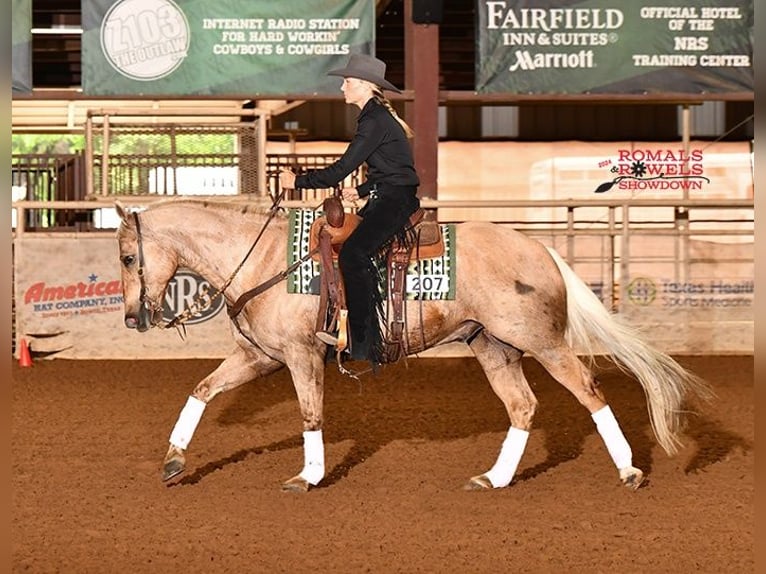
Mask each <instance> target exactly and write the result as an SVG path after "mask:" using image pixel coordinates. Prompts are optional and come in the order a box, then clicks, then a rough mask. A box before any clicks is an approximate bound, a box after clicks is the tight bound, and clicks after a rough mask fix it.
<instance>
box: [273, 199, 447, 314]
mask: <svg viewBox="0 0 766 574" xmlns="http://www.w3.org/2000/svg"><path fill="white" fill-rule="evenodd" d="M320 216H322V210H321V209H317V210H315V209H291V210H290V211H289V214H288V232H287V265H288V266H289V265H292V264H294V263H295V262H296V261H298V260H299V259H301V258H302V257H304V256H305V255H307V254H308V252H309V232H310V231H311V224H312V223H313V222H314V220H315V219H316V218H317V217H320ZM439 229H440V230H441V233H442V237H443V238H444V255H443V256H442V257H437V258H433V259H421V260H419V261H413V262H412V263H410V266H409V268H408V269H407V299H409V300H413V301H414V300H424V301H438V300H441V301H445V300H452V299H454V298H455V225H454V224H451V223H447V224H440V225H439ZM381 291H382V292H385V285H381ZM287 292H288V293H301V294H304V295H305V294H313V295H318V294H319V263H318V262H316V261H312V260H311V259H308V260H306V261H304V262H303V263H302V264H301V265H300V267H298V268H297V269H296V270H295V271H294V272H292V273H290V274H289V275H288V276H287Z"/></svg>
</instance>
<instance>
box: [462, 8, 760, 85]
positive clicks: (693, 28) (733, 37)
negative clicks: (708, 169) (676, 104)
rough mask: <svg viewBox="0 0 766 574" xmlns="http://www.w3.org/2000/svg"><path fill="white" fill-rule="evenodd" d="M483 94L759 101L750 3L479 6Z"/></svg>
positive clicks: (479, 74) (479, 63) (478, 68)
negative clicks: (751, 96)
mask: <svg viewBox="0 0 766 574" xmlns="http://www.w3.org/2000/svg"><path fill="white" fill-rule="evenodd" d="M477 14H478V18H477V19H478V28H477V46H478V48H477V52H478V54H477V58H476V90H477V91H479V92H483V93H490V92H506V93H514V94H557V95H566V94H572V95H581V94H660V93H680V94H690V95H691V94H711V93H713V94H725V93H739V94H741V93H743V92H750V93H752V92H753V89H754V79H753V35H754V31H753V23H754V22H753V2H752V0H720V1H715V0H631V1H629V2H628V1H624V0H623V1H620V0H582V1H580V0H570V1H566V0H559V1H555V0H528V1H513V0H509V1H492V0H478V3H477Z"/></svg>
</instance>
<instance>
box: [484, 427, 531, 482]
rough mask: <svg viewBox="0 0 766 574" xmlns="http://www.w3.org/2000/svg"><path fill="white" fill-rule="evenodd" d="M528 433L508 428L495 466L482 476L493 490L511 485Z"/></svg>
mask: <svg viewBox="0 0 766 574" xmlns="http://www.w3.org/2000/svg"><path fill="white" fill-rule="evenodd" d="M528 438H529V431H525V430H522V429H519V428H515V427H510V428H509V429H508V434H507V435H506V437H505V440H504V441H503V446H502V447H501V448H500V454H499V455H498V457H497V461H496V462H495V465H494V466H493V467H492V468H491V469H489V470H488V471H487V472H485V473H484V475H485V476H486V477H487V478H488V479H489V481H490V482H491V483H492V486H494V487H495V488H502V487H504V486H508V485H509V484H511V481H512V480H513V475H514V474H516V468H517V467H518V466H519V461H520V460H521V455H523V454H524V449H525V448H526V447H527V439H528Z"/></svg>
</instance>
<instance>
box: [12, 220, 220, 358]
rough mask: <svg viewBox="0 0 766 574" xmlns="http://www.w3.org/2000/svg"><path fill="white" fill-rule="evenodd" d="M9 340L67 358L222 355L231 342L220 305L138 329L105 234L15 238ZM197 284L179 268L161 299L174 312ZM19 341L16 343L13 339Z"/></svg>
mask: <svg viewBox="0 0 766 574" xmlns="http://www.w3.org/2000/svg"><path fill="white" fill-rule="evenodd" d="M14 254H15V257H14V259H15V274H16V275H15V286H16V292H15V298H16V340H17V343H18V341H20V339H21V338H24V339H25V340H26V341H27V344H28V345H29V348H30V350H31V351H32V352H33V353H40V354H47V355H48V356H55V357H57V358H66V359H170V358H172V359H183V358H222V357H226V356H228V355H229V354H230V353H231V352H232V350H233V349H234V345H235V344H234V340H233V337H232V335H231V331H230V329H229V325H230V321H229V318H228V317H227V315H226V311H225V308H224V307H223V305H219V306H218V307H217V309H215V313H214V314H212V315H211V316H208V317H202V318H200V319H197V320H195V322H193V323H191V324H187V327H186V338H185V339H182V338H181V337H180V335H179V333H178V332H177V331H176V330H175V329H171V330H164V329H156V328H155V329H151V330H150V331H147V332H146V333H138V332H136V331H135V330H132V329H128V328H127V327H125V325H124V323H123V300H122V284H121V281H120V267H119V255H118V248H117V241H116V239H115V238H114V237H110V236H102V237H100V236H90V237H67V238H51V237H33V236H28V235H25V236H23V237H20V238H16V239H15V240H14ZM203 284H204V279H202V278H201V277H199V276H197V275H194V274H192V273H190V272H188V271H185V270H182V271H180V272H179V273H178V274H177V275H176V278H175V279H174V280H173V281H171V285H170V286H169V288H168V291H167V297H166V300H165V305H166V309H167V311H169V312H171V313H178V312H180V311H183V309H184V305H185V304H186V303H188V302H190V301H191V299H192V297H193V296H194V295H195V294H196V290H198V289H199V288H200V287H201V286H202V285H203ZM16 348H19V345H18V344H17V345H16Z"/></svg>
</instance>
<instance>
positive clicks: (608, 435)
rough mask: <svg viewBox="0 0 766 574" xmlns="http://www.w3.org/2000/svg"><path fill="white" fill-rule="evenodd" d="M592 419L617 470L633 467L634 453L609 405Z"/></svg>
mask: <svg viewBox="0 0 766 574" xmlns="http://www.w3.org/2000/svg"><path fill="white" fill-rule="evenodd" d="M591 417H592V418H593V422H595V423H596V429H597V430H598V434H600V435H601V438H602V439H603V440H604V444H605V445H606V450H607V451H609V456H611V457H612V461H614V465H615V466H616V467H617V469H618V470H620V469H623V468H627V467H629V466H633V452H632V451H631V450H630V445H629V444H628V441H627V440H626V439H625V435H623V434H622V430H621V429H620V425H619V423H618V422H617V419H616V418H614V413H612V409H611V408H609V405H606V406H605V407H603V408H601V409H599V410H597V411H596V412H595V413H593V414H592V415H591Z"/></svg>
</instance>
